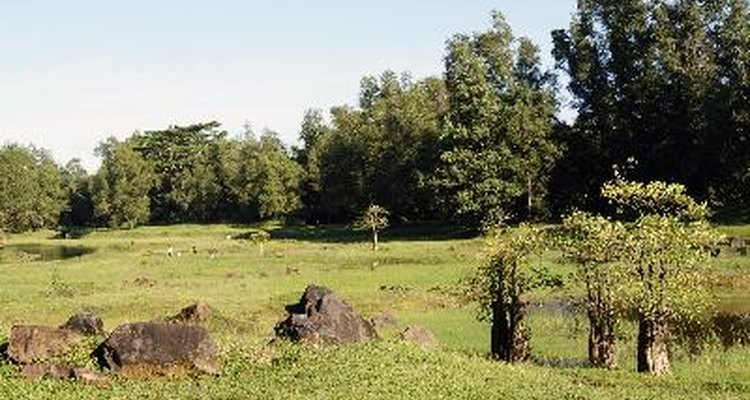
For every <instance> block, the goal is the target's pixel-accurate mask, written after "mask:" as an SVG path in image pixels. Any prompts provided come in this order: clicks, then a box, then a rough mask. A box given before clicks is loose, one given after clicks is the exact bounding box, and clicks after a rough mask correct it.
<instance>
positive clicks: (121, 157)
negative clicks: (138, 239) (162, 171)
mask: <svg viewBox="0 0 750 400" xmlns="http://www.w3.org/2000/svg"><path fill="white" fill-rule="evenodd" d="M97 154H98V155H99V156H100V157H102V165H101V167H100V168H99V171H98V172H97V173H96V175H95V176H94V178H93V184H92V192H93V200H94V209H95V213H96V216H97V218H99V219H100V220H101V221H102V222H103V223H104V224H106V225H107V226H110V227H112V228H123V227H125V228H134V227H135V226H136V225H139V224H142V223H145V222H148V220H149V214H150V208H149V206H150V203H151V202H150V199H149V191H150V190H151V189H152V187H153V185H154V181H155V178H154V174H153V171H152V169H151V165H150V164H149V163H148V162H146V160H144V159H143V157H142V156H141V154H140V153H139V152H138V151H136V150H135V149H134V148H133V146H132V145H131V144H130V143H128V142H119V141H117V140H116V139H115V138H109V139H108V140H107V141H105V142H104V143H102V144H101V145H99V147H98V148H97Z"/></svg>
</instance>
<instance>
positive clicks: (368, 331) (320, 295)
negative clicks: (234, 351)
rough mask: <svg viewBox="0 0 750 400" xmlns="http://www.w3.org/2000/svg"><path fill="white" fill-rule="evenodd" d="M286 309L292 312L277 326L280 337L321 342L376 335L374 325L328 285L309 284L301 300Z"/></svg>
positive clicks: (344, 340)
mask: <svg viewBox="0 0 750 400" xmlns="http://www.w3.org/2000/svg"><path fill="white" fill-rule="evenodd" d="M286 310H287V312H289V316H288V317H287V318H286V319H284V320H283V321H280V322H279V323H278V324H276V327H274V331H275V333H276V336H277V337H281V338H289V339H291V340H293V341H301V340H306V341H307V340H309V341H314V342H322V343H339V342H356V341H361V340H368V339H374V338H376V334H375V330H374V329H373V327H372V325H371V324H370V323H369V322H367V321H365V320H364V319H363V318H362V317H361V316H360V315H359V314H357V313H356V312H355V311H354V309H352V308H351V307H350V306H349V305H348V304H346V303H345V302H343V301H342V300H341V299H340V298H339V297H338V296H337V295H336V294H335V293H333V292H332V291H331V290H330V289H328V288H325V287H320V286H315V285H309V286H308V287H307V288H306V289H305V292H304V293H303V294H302V298H300V301H299V303H297V304H292V305H288V306H286Z"/></svg>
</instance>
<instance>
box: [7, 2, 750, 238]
mask: <svg viewBox="0 0 750 400" xmlns="http://www.w3.org/2000/svg"><path fill="white" fill-rule="evenodd" d="M749 9H750V6H749V5H748V2H747V0H702V1H699V0H678V1H666V0H663V1H643V0H622V1H612V0H582V1H579V2H578V11H577V13H576V14H575V15H574V17H573V20H572V21H571V24H570V27H569V28H568V29H564V30H558V31H555V32H553V33H552V38H553V42H554V57H555V60H556V69H555V70H554V71H546V70H544V69H543V68H542V66H541V64H540V58H539V50H538V48H537V46H536V45H535V44H534V43H532V42H531V41H529V40H528V39H525V38H516V37H514V36H513V34H512V31H511V29H510V27H509V26H508V24H507V23H506V22H505V20H504V19H503V17H502V15H500V14H499V13H493V15H492V22H493V23H492V27H491V28H490V29H488V30H486V31H483V32H476V33H473V34H457V35H454V36H453V37H451V38H449V40H448V41H447V44H446V54H445V70H444V74H443V76H442V77H430V78H426V79H422V80H415V79H413V78H412V77H410V76H409V75H408V74H406V73H404V74H396V73H393V72H385V73H383V74H381V75H380V76H377V77H372V76H368V77H365V78H363V79H362V82H361V86H360V96H359V102H358V104H357V105H356V106H350V105H344V106H336V107H333V108H331V110H330V113H324V112H323V111H322V110H309V111H307V112H306V113H305V116H304V118H303V121H302V124H301V127H300V147H299V148H287V147H285V146H284V144H283V143H282V142H281V141H280V140H279V138H278V135H276V134H275V133H273V132H271V131H265V132H263V134H261V135H260V136H259V137H256V136H255V135H254V134H253V133H252V132H251V131H250V130H247V132H243V133H241V134H240V135H237V136H231V135H229V134H228V133H227V132H225V131H223V130H221V127H220V125H219V124H218V123H216V122H210V123H205V124H198V125H193V126H185V127H180V126H174V127H170V128H168V129H166V130H157V131H146V132H137V133H135V134H133V135H132V136H131V137H129V138H127V139H125V140H124V141H121V142H120V141H117V140H114V139H108V140H107V141H105V142H104V143H102V144H101V145H100V146H99V148H98V149H97V154H98V155H99V156H100V157H101V159H102V165H101V168H100V169H99V171H97V172H96V173H95V174H93V175H91V176H89V175H87V174H86V172H85V171H84V170H83V169H82V168H81V167H80V164H78V163H77V162H75V161H74V162H71V163H69V164H68V165H66V166H63V167H59V166H55V165H54V163H53V162H52V161H51V159H50V157H49V156H48V155H47V154H46V153H45V152H44V151H41V150H38V149H35V148H28V147H20V146H17V145H6V146H5V147H3V148H2V149H0V160H2V164H1V165H0V173H2V174H3V176H0V184H2V186H0V224H1V225H0V226H1V227H3V228H4V229H5V230H10V231H22V230H26V229H36V228H41V227H54V226H56V225H61V226H74V225H87V226H111V227H129V226H135V225H138V224H143V223H176V222H218V221H223V222H240V223H244V222H252V221H259V220H263V219H296V220H300V221H306V222H309V223H330V222H348V221H351V220H352V219H353V218H354V217H355V216H356V215H357V214H358V213H359V212H361V211H362V210H363V209H365V208H366V207H367V206H368V205H370V204H379V205H381V206H383V207H385V208H386V209H388V210H389V211H390V213H391V221H393V222H394V223H400V222H407V221H428V220H429V221H454V222H458V223H462V224H464V225H466V226H468V227H471V228H480V227H483V226H487V225H494V224H496V223H498V222H502V221H519V220H549V219H555V218H557V217H559V216H560V215H562V214H564V213H566V212H568V211H570V210H573V209H585V210H591V211H597V210H599V209H601V208H602V207H604V205H603V204H600V200H597V199H599V198H600V197H599V196H598V194H599V193H598V192H599V188H600V187H601V185H602V184H603V183H604V182H605V181H608V180H610V179H611V178H612V177H613V176H614V171H613V167H614V168H616V169H617V170H618V172H619V174H620V175H622V176H625V177H627V178H629V179H634V180H641V181H650V180H663V181H670V182H678V183H682V184H685V185H686V186H687V187H688V189H689V191H690V194H691V195H693V196H695V197H697V198H698V199H700V200H707V201H709V202H710V204H711V205H712V206H713V207H714V208H719V209H722V208H725V209H726V208H731V207H739V206H742V205H746V204H748V203H749V202H750V184H749V183H750V151H748V150H750V10H749ZM563 77H564V78H565V79H564V80H563V79H560V78H563ZM561 81H564V82H567V85H568V88H567V89H568V91H567V92H568V94H567V96H568V97H571V98H572V102H571V104H570V105H567V104H565V105H563V104H561V99H562V98H566V96H563V90H562V88H561V87H560V85H559V82H561ZM561 106H570V107H572V108H573V109H574V110H575V111H576V112H577V117H576V119H575V120H574V121H572V122H565V121H560V120H558V119H557V118H556V115H557V114H558V111H559V109H560V108H561ZM20 171H23V173H21V172H20Z"/></svg>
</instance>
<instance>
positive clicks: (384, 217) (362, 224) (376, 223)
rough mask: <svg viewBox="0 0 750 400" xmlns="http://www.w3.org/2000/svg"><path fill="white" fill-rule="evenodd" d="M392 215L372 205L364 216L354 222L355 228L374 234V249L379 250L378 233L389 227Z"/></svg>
mask: <svg viewBox="0 0 750 400" xmlns="http://www.w3.org/2000/svg"><path fill="white" fill-rule="evenodd" d="M389 214H390V213H389V212H388V210H386V209H385V208H383V207H381V206H379V205H377V204H370V206H369V207H367V209H365V211H363V212H362V215H360V217H359V218H358V219H357V220H356V221H354V228H355V229H359V230H368V231H370V232H372V249H373V250H377V249H378V231H380V230H383V229H385V228H387V227H388V215H389Z"/></svg>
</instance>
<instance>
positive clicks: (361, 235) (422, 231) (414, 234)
mask: <svg viewBox="0 0 750 400" xmlns="http://www.w3.org/2000/svg"><path fill="white" fill-rule="evenodd" d="M268 232H269V233H270V234H271V239H293V240H300V241H307V242H323V243H353V242H363V241H368V240H369V239H370V236H369V233H368V232H364V231H357V230H355V229H353V228H352V227H350V226H347V225H288V226H280V227H275V228H272V229H269V230H268ZM251 234H252V233H246V234H241V235H238V236H236V237H237V238H238V239H241V238H249V237H250V235H251ZM379 235H380V238H381V241H383V242H388V241H391V240H394V241H441V240H454V239H467V238H472V237H474V236H475V235H474V234H473V233H472V232H469V231H467V230H464V229H461V228H458V227H455V226H448V225H437V224H435V225H433V224H419V225H400V226H395V227H391V228H387V229H385V230H383V231H382V232H380V234H379Z"/></svg>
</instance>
